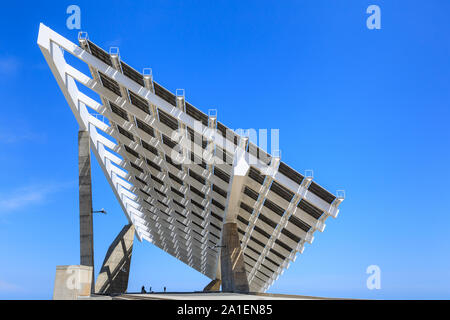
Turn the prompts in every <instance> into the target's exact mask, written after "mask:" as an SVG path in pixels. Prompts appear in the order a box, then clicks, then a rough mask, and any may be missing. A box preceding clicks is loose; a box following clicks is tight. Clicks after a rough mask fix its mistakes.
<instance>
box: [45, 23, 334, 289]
mask: <svg viewBox="0 0 450 320" xmlns="http://www.w3.org/2000/svg"><path fill="white" fill-rule="evenodd" d="M44 27H45V26H44ZM45 28H46V27H45ZM41 29H42V26H41ZM45 31H46V32H48V34H49V37H50V38H52V39H51V40H52V41H54V42H58V39H60V43H59V44H58V45H59V46H60V47H61V48H63V49H64V50H65V51H69V53H71V54H73V55H75V56H77V57H78V58H80V59H82V60H83V61H84V62H86V63H87V64H88V65H89V69H90V73H91V78H90V79H88V81H86V80H83V81H84V82H83V81H82V79H85V76H84V75H80V74H79V73H77V71H74V70H73V68H70V67H69V68H67V67H65V70H66V72H67V74H68V75H69V76H70V77H73V78H74V79H75V80H77V81H78V85H79V84H80V83H82V84H84V85H87V86H88V87H89V88H90V89H92V90H94V91H95V92H96V93H98V94H99V96H100V98H101V106H98V107H97V111H98V115H100V114H101V115H102V116H103V117H105V118H106V120H104V121H103V123H99V121H97V120H95V119H97V118H98V117H92V115H93V114H95V112H93V111H92V110H90V108H86V109H87V110H89V112H90V113H91V114H90V115H89V119H92V120H90V121H91V122H92V124H93V125H94V127H95V128H94V127H92V129H91V131H92V130H95V131H96V136H98V137H100V135H101V136H105V137H110V138H112V140H111V141H115V142H114V143H109V142H107V143H105V141H106V140H104V139H103V138H102V139H103V140H102V141H103V144H102V147H103V148H104V149H107V151H105V152H104V153H107V154H108V155H109V159H113V160H114V159H116V160H115V161H113V162H114V164H113V165H110V166H109V167H108V168H109V171H108V173H107V172H106V171H105V174H106V173H107V174H106V176H107V178H108V179H109V181H110V183H111V185H112V186H117V185H118V184H120V188H121V189H120V192H121V193H120V196H118V200H119V201H120V202H121V205H122V208H124V210H125V211H126V212H125V213H126V214H127V217H128V218H129V219H130V220H131V222H133V223H134V224H135V226H136V232H137V234H138V236H139V238H140V239H145V240H148V241H150V242H151V243H153V244H155V245H156V246H158V247H159V248H161V249H163V250H165V251H166V252H168V253H169V254H171V255H172V256H174V257H176V258H177V259H179V260H181V261H183V262H184V263H186V264H188V265H189V266H191V267H193V268H194V269H196V270H198V271H199V272H201V273H203V274H205V275H206V276H208V277H209V278H211V279H214V278H216V272H217V268H218V264H219V256H220V247H218V246H219V245H220V242H221V232H222V227H223V223H224V220H225V215H226V212H227V207H228V203H227V201H228V199H229V193H230V187H231V180H232V175H233V158H234V151H235V149H236V146H238V145H239V143H240V142H241V141H242V140H241V137H240V136H239V135H237V134H235V133H233V132H231V131H230V130H229V129H228V128H227V127H226V126H225V125H224V124H223V123H221V122H218V121H215V118H211V117H210V116H208V115H207V114H205V113H204V112H202V111H201V110H199V109H197V108H195V107H194V106H193V105H191V104H190V103H188V102H185V101H184V99H182V100H177V95H175V94H173V93H172V92H170V91H169V90H167V89H165V88H164V87H163V86H162V85H160V84H159V83H157V82H155V81H153V79H152V78H149V77H145V76H144V75H143V74H142V73H140V72H138V71H136V70H135V69H133V68H132V67H131V66H129V65H128V64H126V63H125V62H123V61H121V59H120V57H119V56H118V55H117V54H113V55H111V54H109V53H108V52H106V51H105V50H103V49H102V48H100V47H99V46H97V45H95V44H94V43H93V42H91V41H90V40H88V39H87V38H83V39H81V40H80V47H76V45H74V47H72V46H71V45H72V44H71V43H70V42H69V41H68V40H67V39H64V38H62V37H61V36H60V35H58V34H56V33H54V32H53V31H52V30H51V29H48V28H47V29H45ZM40 33H41V32H40ZM40 36H41V35H40ZM63 40H64V41H63ZM38 42H39V41H38ZM40 46H41V49H42V48H43V47H44V46H43V45H41V44H40ZM80 48H82V49H83V50H84V51H83V50H81V49H80ZM49 51H51V50H49ZM43 52H44V51H43ZM53 59H54V60H55V61H56V60H57V59H56V58H53ZM47 61H50V59H47ZM50 63H53V62H52V61H50V62H49V64H50ZM111 70H112V71H113V72H111ZM116 72H118V73H120V74H122V75H124V76H125V77H127V78H128V79H129V80H132V81H133V82H134V83H135V84H136V85H137V86H134V88H139V89H138V90H136V89H135V90H134V91H133V90H132V89H131V88H129V87H126V86H124V84H123V83H120V82H119V81H116V80H117V79H116V80H115V79H114V77H115V76H114V74H115V73H116ZM107 73H108V74H109V76H108V75H107ZM55 76H56V75H55ZM122 82H123V81H122ZM142 88H146V89H148V90H149V91H150V92H152V93H153V94H154V95H156V96H157V97H159V98H161V99H163V100H164V101H165V102H167V103H168V104H169V105H170V106H173V108H174V109H175V108H178V109H181V110H182V112H184V113H185V115H186V116H187V117H190V118H192V119H195V120H197V121H199V122H201V123H202V124H203V126H205V127H209V128H213V129H216V134H218V135H221V136H223V138H224V139H225V140H228V145H231V146H232V148H231V150H226V149H227V148H225V147H224V146H222V147H220V146H219V145H215V142H214V141H213V140H211V139H209V138H208V137H205V136H202V134H200V133H198V132H196V131H195V130H194V128H191V127H190V126H188V125H186V123H184V122H183V121H181V119H180V117H175V116H174V115H173V114H172V113H171V112H167V111H168V110H167V108H166V111H164V110H163V109H164V108H163V107H161V105H157V104H153V103H151V102H150V100H149V99H145V98H144V97H143V95H142V92H141V89H142ZM88 100H89V99H87V98H84V101H83V102H86V101H88ZM179 101H181V102H182V103H181V104H180V102H179ZM88 107H92V104H91V106H88ZM78 112H81V111H78ZM180 128H181V129H185V130H186V131H187V132H188V133H189V135H188V137H189V138H190V139H191V143H193V144H196V148H192V149H191V150H190V151H189V157H190V158H191V160H192V163H190V164H185V163H183V164H180V163H178V162H177V161H175V160H174V159H172V157H171V156H172V155H173V150H174V149H175V148H176V142H175V141H173V140H172V139H171V136H172V133H173V131H174V130H178V129H180ZM211 144H213V145H212V146H213V149H212V150H214V152H215V153H214V157H215V158H216V159H221V160H224V161H222V162H220V161H216V162H215V163H214V164H212V165H211V164H209V163H206V162H205V161H203V160H202V158H201V152H202V151H203V150H205V149H206V148H210V147H211ZM108 147H109V148H108ZM92 148H93V149H97V148H98V145H97V144H95V145H94V146H92ZM195 150H197V151H195ZM198 150H200V153H198ZM246 152H248V154H249V155H250V157H254V158H257V159H259V162H258V163H259V164H258V165H251V166H250V169H249V171H248V173H247V175H246V177H245V181H244V185H243V188H242V191H241V197H240V201H239V207H238V209H237V210H238V214H237V223H238V231H239V237H240V240H241V246H242V248H243V254H244V262H245V267H246V271H247V276H248V280H249V284H250V289H251V291H265V290H267V288H268V287H269V286H270V285H271V284H272V283H273V281H275V280H276V279H277V278H278V276H279V275H280V274H281V273H282V272H283V270H284V269H286V268H287V267H288V265H289V263H290V262H291V261H294V260H295V258H296V254H297V253H298V252H300V253H302V252H303V250H304V245H305V243H312V241H313V238H314V237H313V234H314V232H315V231H317V230H319V231H320V232H322V231H323V230H324V227H325V225H324V221H325V220H326V219H327V218H328V217H329V216H332V217H336V216H337V213H338V206H339V204H340V202H341V201H342V200H343V199H342V198H340V197H339V198H337V197H336V196H335V195H333V194H331V193H330V192H328V191H327V190H325V189H324V188H323V187H321V186H320V185H318V184H317V183H316V182H314V181H312V178H311V177H305V176H304V175H302V174H300V173H299V172H297V171H295V170H294V169H292V168H291V167H289V166H288V165H287V164H286V163H284V162H282V161H279V159H276V158H274V157H272V156H270V155H269V154H267V153H265V152H264V151H263V150H262V149H260V148H258V147H257V146H256V145H254V144H252V143H248V144H247V145H246ZM115 157H116V158H115ZM102 159H103V158H102ZM265 166H267V167H268V168H272V169H273V170H272V171H270V170H269V171H267V172H271V173H270V174H265V172H266V171H264V170H262V168H264V167H265ZM121 170H122V171H121ZM111 172H115V173H116V174H111ZM113 180H114V181H113ZM118 181H120V182H118ZM118 194H119V193H116V195H118ZM130 204H132V205H131V207H130ZM129 208H131V209H132V210H131V209H129ZM134 214H136V215H134Z"/></svg>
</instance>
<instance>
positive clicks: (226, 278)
mask: <svg viewBox="0 0 450 320" xmlns="http://www.w3.org/2000/svg"><path fill="white" fill-rule="evenodd" d="M220 262H221V265H220V267H221V278H222V291H224V292H249V285H248V280H247V273H246V271H245V265H244V256H243V252H242V249H241V243H240V241H239V235H238V228H237V223H235V222H227V223H225V224H224V226H223V231H222V250H221V255H220Z"/></svg>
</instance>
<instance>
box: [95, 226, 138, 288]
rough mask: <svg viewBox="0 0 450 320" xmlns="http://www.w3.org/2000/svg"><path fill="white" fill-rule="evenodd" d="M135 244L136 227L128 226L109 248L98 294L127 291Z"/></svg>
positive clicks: (101, 273) (97, 286) (98, 281)
mask: <svg viewBox="0 0 450 320" xmlns="http://www.w3.org/2000/svg"><path fill="white" fill-rule="evenodd" d="M133 242H134V226H133V225H132V224H128V225H126V226H124V227H123V228H122V230H121V231H120V233H119V234H118V235H117V237H116V238H115V239H114V241H113V242H112V243H111V245H110V246H109V249H108V252H107V253H106V256H105V260H104V261H103V265H102V269H101V270H100V274H99V275H98V277H97V281H96V283H95V292H96V293H101V294H115V293H125V292H126V291H127V287H128V278H129V275H130V263H131V254H132V252H133Z"/></svg>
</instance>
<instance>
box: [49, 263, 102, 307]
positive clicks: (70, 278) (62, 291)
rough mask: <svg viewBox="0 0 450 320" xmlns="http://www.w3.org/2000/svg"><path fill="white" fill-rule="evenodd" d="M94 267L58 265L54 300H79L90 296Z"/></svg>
mask: <svg viewBox="0 0 450 320" xmlns="http://www.w3.org/2000/svg"><path fill="white" fill-rule="evenodd" d="M92 269H93V268H92V267H90V266H80V265H71V266H57V267H56V275H55V287H54V289H53V300H77V299H79V298H80V297H84V298H89V296H90V294H91V287H92Z"/></svg>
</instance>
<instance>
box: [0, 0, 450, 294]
mask: <svg viewBox="0 0 450 320" xmlns="http://www.w3.org/2000/svg"><path fill="white" fill-rule="evenodd" d="M70 4H77V5H78V6H80V8H81V28H82V30H85V31H88V33H89V36H90V38H91V39H92V40H93V41H94V42H96V43H97V44H99V45H101V46H102V47H104V48H109V47H110V46H118V47H120V51H121V55H122V58H123V59H124V60H125V61H126V62H127V63H128V64H130V65H132V66H133V67H135V68H136V69H137V70H141V69H142V68H143V67H152V68H153V74H154V77H155V80H157V81H158V82H160V83H161V84H163V85H164V86H166V87H167V88H168V89H170V90H172V91H174V90H175V89H176V88H185V89H186V97H187V100H188V101H190V102H191V103H193V104H194V105H195V106H197V107H198V108H200V109H201V110H203V111H205V112H206V111H207V110H208V109H210V108H216V109H218V117H219V121H222V122H223V123H225V124H226V125H227V126H229V127H230V128H256V129H259V128H267V129H271V128H276V129H280V148H281V150H282V157H283V160H284V161H286V162H287V163H288V164H290V165H291V166H292V167H293V168H295V169H297V170H298V171H300V172H304V170H306V169H313V170H314V174H315V178H316V179H317V181H318V182H319V183H320V184H321V185H323V186H324V187H326V188H327V189H329V190H331V191H334V190H337V189H345V190H346V194H347V198H346V200H345V201H344V203H343V204H342V206H341V212H340V215H339V217H338V219H336V220H332V219H330V220H327V228H326V230H325V232H324V233H318V234H316V238H315V241H314V243H313V245H309V246H307V247H306V249H305V252H304V254H303V255H300V256H298V257H297V260H296V262H295V263H293V264H291V266H290V268H289V269H288V270H287V271H285V273H284V274H283V275H282V276H281V277H280V278H279V279H278V281H277V282H275V284H274V285H273V286H272V287H271V288H270V290H269V292H277V293H291V294H293V293H295V294H305V295H319V296H333V297H349V298H387V299H398V298H413V299H418V298H424V299H433V298H436V299H442V298H450V258H449V255H448V252H449V251H450V236H449V228H450V218H449V213H450V205H449V201H448V199H449V196H448V194H449V191H450V190H449V180H450V170H449V168H448V164H449V160H450V149H449V138H450V131H449V127H448V120H449V116H450V80H449V79H450V77H449V75H450V63H449V61H450V60H449V54H450V42H449V41H448V40H449V37H448V34H449V31H450V30H449V29H450V28H449V24H448V12H449V10H450V3H449V2H448V1H444V0H442V1H437V0H435V1H379V0H371V1H331V0H329V1H324V0H322V1H317V0H315V1H313V0H310V1H277V2H275V1H245V3H243V2H242V1H182V2H181V1H180V2H176V1H133V2H131V1H129V2H127V3H121V1H107V2H106V1H76V2H67V1H58V2H57V4H56V3H55V2H54V1H39V3H37V2H35V1H28V2H27V1H21V2H19V3H16V2H13V1H9V2H7V3H4V4H2V10H1V13H0V26H1V28H2V30H3V34H2V41H1V42H0V97H1V100H2V103H1V106H0V108H1V117H0V148H1V152H0V166H1V167H2V168H3V170H1V172H0V179H1V181H2V183H1V184H0V252H1V253H2V255H1V257H2V258H1V260H0V261H1V263H0V299H7V298H10V299H49V298H51V296H52V290H53V280H54V276H55V267H56V265H66V264H78V263H79V242H78V232H79V231H78V230H79V229H78V228H79V226H78V198H77V196H78V188H77V181H78V176H77V174H78V171H77V170H78V169H77V143H76V141H77V130H78V126H77V124H76V121H75V118H74V116H73V115H72V113H71V111H70V109H69V107H68V105H67V103H66V101H65V99H64V97H63V95H62V93H61V92H60V90H59V88H58V86H57V84H56V81H55V80H54V78H53V76H52V74H51V72H50V70H49V68H48V67H47V65H46V63H45V61H44V58H43V56H42V54H41V53H40V50H39V48H38V46H37V44H36V40H37V33H38V27H39V23H40V22H43V23H45V24H46V25H47V26H49V27H50V28H52V29H54V30H55V31H57V32H59V33H61V34H62V35H64V36H66V37H67V38H69V39H71V40H72V41H76V37H77V30H68V29H67V28H66V19H67V17H68V15H67V14H66V8H67V6H68V5H70ZM371 4H377V5H379V6H380V8H381V14H382V18H381V19H382V20H381V26H382V29H381V30H369V29H367V28H366V19H367V17H368V15H367V14H366V8H367V7H368V6H369V5H371ZM93 196H94V208H95V209H99V208H102V207H104V208H106V209H107V211H108V215H97V216H95V221H94V223H95V240H94V245H95V259H96V260H95V262H96V270H97V272H98V270H99V268H100V264H101V262H102V261H103V258H104V254H105V252H106V250H107V247H108V245H109V243H110V242H111V241H112V239H113V238H114V237H115V235H116V234H117V233H118V232H119V230H120V228H121V227H122V226H123V224H124V223H126V218H125V216H124V214H123V213H122V212H121V209H120V207H119V205H118V204H117V201H116V199H115V198H114V195H113V193H112V191H111V190H110V188H109V185H108V184H107V181H106V179H105V177H104V176H103V173H102V172H101V169H100V167H99V166H98V164H97V163H96V161H95V159H93ZM373 264H375V265H378V266H379V267H380V268H381V289H380V290H368V289H367V288H366V279H367V277H368V275H367V274H366V273H365V272H366V268H367V267H368V266H369V265H373ZM207 283H208V279H207V278H206V277H204V276H202V275H201V274H199V273H197V272H196V271H194V270H193V269H190V268H189V267H187V266H185V265H184V264H183V263H181V262H178V261H177V260H176V259H175V258H172V257H171V256H169V255H167V254H166V253H165V252H163V251H161V250H159V249H158V248H156V247H154V246H152V245H150V244H148V243H139V242H136V243H135V247H134V252H133V260H132V266H131V277H130V283H129V290H138V289H139V288H140V287H141V286H142V285H145V286H146V287H148V286H152V287H153V289H154V290H161V289H162V287H163V286H167V288H168V290H169V291H192V290H200V289H202V288H203V287H204V286H205V285H206V284H207Z"/></svg>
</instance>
